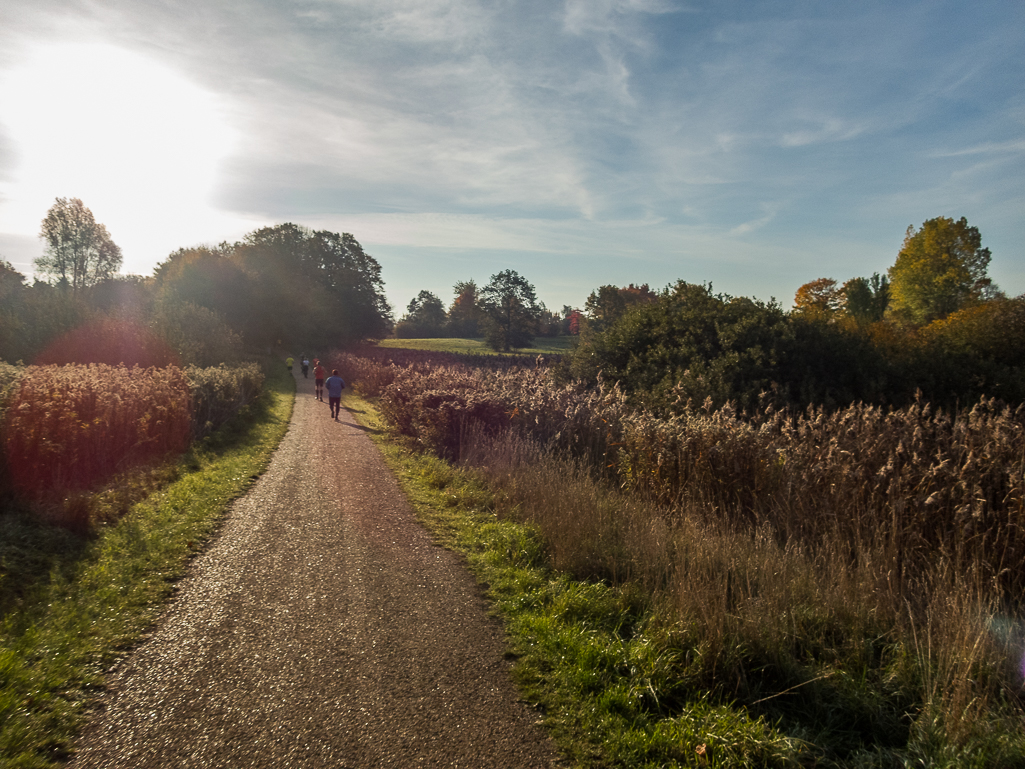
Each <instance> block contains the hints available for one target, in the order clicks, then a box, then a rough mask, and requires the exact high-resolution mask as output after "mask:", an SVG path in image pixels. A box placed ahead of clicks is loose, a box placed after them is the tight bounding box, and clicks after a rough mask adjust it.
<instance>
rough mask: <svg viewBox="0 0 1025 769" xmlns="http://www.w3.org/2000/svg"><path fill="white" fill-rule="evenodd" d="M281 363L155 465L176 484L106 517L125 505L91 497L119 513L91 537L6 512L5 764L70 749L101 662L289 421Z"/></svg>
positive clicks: (259, 467)
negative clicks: (217, 421)
mask: <svg viewBox="0 0 1025 769" xmlns="http://www.w3.org/2000/svg"><path fill="white" fill-rule="evenodd" d="M279 369H281V367H280V366H270V367H269V372H268V376H267V379H266V383H265V391H264V394H263V395H262V396H261V398H260V399H259V400H258V401H257V403H256V404H254V405H253V406H252V407H250V408H249V409H247V410H245V411H244V412H243V413H242V414H240V415H239V416H238V417H236V418H235V419H234V420H233V421H232V422H230V423H228V424H227V425H226V426H225V427H223V428H221V429H220V430H219V431H217V432H216V433H214V434H213V435H211V436H209V437H208V438H206V439H204V440H203V441H201V442H200V443H198V444H197V445H195V446H193V447H192V449H191V450H190V451H189V453H188V454H186V455H185V457H183V458H182V459H181V460H180V461H179V462H177V463H176V464H175V465H173V466H168V467H165V468H162V469H160V470H159V471H156V472H155V473H154V475H155V476H156V477H158V478H160V479H162V482H165V483H166V482H167V481H170V482H169V483H167V485H165V486H163V487H162V488H161V489H160V490H159V491H157V492H156V493H153V494H150V495H148V496H146V498H145V499H144V500H143V501H141V502H138V503H136V504H134V505H132V506H131V508H130V510H129V511H128V512H127V514H125V515H123V516H109V515H104V511H103V509H102V506H103V505H104V504H115V505H116V504H119V502H118V501H116V500H115V501H111V502H105V501H104V496H105V495H102V494H101V495H96V497H95V498H93V499H90V500H88V501H87V502H86V504H90V505H99V506H100V509H98V510H96V509H94V513H95V517H96V518H97V519H99V520H101V521H102V520H111V519H113V518H117V520H116V522H114V523H110V524H107V525H100V526H98V527H96V528H95V529H94V531H93V532H92V534H91V535H90V536H87V537H81V536H77V535H74V534H71V533H69V532H67V531H65V530H63V529H56V528H53V527H49V526H45V525H42V524H39V523H38V522H36V521H35V520H34V519H32V518H29V517H28V516H24V515H16V514H10V515H4V516H0V543H2V545H0V558H2V560H0V565H2V569H0V611H2V614H0V765H2V766H4V767H11V768H12V769H13V768H15V767H17V768H19V769H23V768H28V767H53V766H57V765H58V763H59V762H60V761H62V760H65V759H66V758H67V757H68V756H69V754H70V750H71V745H72V740H73V739H74V735H75V734H76V732H77V730H78V729H79V728H80V726H81V725H82V723H83V719H84V718H85V716H86V713H87V708H88V705H89V701H90V697H91V694H92V693H93V692H94V691H96V690H98V689H101V688H102V687H103V682H104V676H105V672H106V671H107V670H108V669H109V668H110V666H111V664H112V663H113V662H114V660H115V659H116V658H117V656H118V655H119V654H121V653H123V652H124V651H125V650H126V649H128V648H129V647H131V646H132V645H133V644H134V643H136V642H138V640H139V639H140V638H141V637H142V636H143V634H144V633H145V631H146V628H147V627H149V626H150V625H151V624H152V623H153V621H154V620H155V619H156V618H157V616H158V615H159V613H160V611H161V609H162V608H163V606H164V605H165V603H166V600H167V599H168V597H169V596H170V595H171V594H172V592H173V591H174V584H175V582H176V581H177V580H178V579H180V578H181V577H182V576H183V574H184V573H185V570H186V568H187V566H188V562H189V560H190V558H191V557H192V556H193V555H194V554H195V553H196V552H197V551H198V550H200V549H201V548H202V547H203V545H204V543H205V542H206V541H207V540H208V539H209V537H210V536H211V535H212V534H213V533H214V532H215V530H216V528H217V526H218V525H219V523H220V521H221V520H222V517H223V514H224V512H225V510H226V509H227V506H228V504H229V503H230V502H231V501H232V500H233V499H235V498H237V497H239V496H240V495H242V494H243V493H244V492H245V491H246V489H248V488H249V486H251V485H252V483H253V481H254V480H255V479H256V478H257V477H258V476H259V474H260V473H262V472H263V470H264V469H266V467H267V464H268V462H269V461H270V456H271V454H272V452H273V451H274V449H275V448H276V447H277V445H278V443H279V442H280V441H281V439H282V437H283V436H284V434H285V432H286V430H287V429H288V421H289V419H290V418H291V413H292V405H293V402H294V398H293V396H294V392H295V382H294V380H293V379H292V377H290V376H288V374H287V372H285V371H283V370H280V371H279ZM151 472H153V471H151ZM133 477H134V478H135V479H136V480H138V479H139V476H133ZM175 478H176V479H175ZM171 479H175V480H171ZM149 482H150V483H153V482H154V481H153V480H152V478H151V479H150V481H149ZM107 496H110V495H109V492H108V494H107ZM115 496H117V495H115Z"/></svg>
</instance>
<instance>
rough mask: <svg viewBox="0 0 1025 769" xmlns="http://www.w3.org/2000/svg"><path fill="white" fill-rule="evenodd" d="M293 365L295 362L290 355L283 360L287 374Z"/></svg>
mask: <svg viewBox="0 0 1025 769" xmlns="http://www.w3.org/2000/svg"><path fill="white" fill-rule="evenodd" d="M294 364H295V360H294V359H293V358H292V356H291V355H289V356H288V357H287V358H285V365H286V366H288V370H289V372H291V371H292V366H293V365H294Z"/></svg>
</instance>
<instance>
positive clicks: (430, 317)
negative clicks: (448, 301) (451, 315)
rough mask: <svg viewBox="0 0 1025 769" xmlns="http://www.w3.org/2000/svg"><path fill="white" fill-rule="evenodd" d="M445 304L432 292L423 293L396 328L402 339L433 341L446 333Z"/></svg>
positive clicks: (411, 304) (410, 306)
mask: <svg viewBox="0 0 1025 769" xmlns="http://www.w3.org/2000/svg"><path fill="white" fill-rule="evenodd" d="M445 321H446V316H445V304H444V303H443V302H442V301H441V299H439V298H438V297H437V296H436V295H435V294H432V293H431V292H430V291H427V290H424V291H421V292H420V293H419V294H417V295H416V297H414V298H413V300H412V301H411V302H410V303H409V306H408V307H407V308H406V316H405V317H404V318H402V319H401V320H400V321H399V322H398V324H397V325H396V327H395V335H396V336H397V337H399V338H400V339H433V338H435V337H439V336H441V335H442V334H443V333H444V331H445Z"/></svg>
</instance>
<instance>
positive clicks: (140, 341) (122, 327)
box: [34, 318, 179, 368]
mask: <svg viewBox="0 0 1025 769" xmlns="http://www.w3.org/2000/svg"><path fill="white" fill-rule="evenodd" d="M178 362H179V361H178V356H177V355H176V354H175V353H174V351H173V350H171V348H170V347H168V346H167V344H166V343H165V342H163V341H162V340H161V339H160V338H159V337H157V336H156V335H155V334H154V333H153V332H152V331H150V330H149V329H147V328H146V327H145V326H143V325H141V324H140V323H137V322H135V321H132V320H128V319H125V318H100V319H98V320H95V321H93V322H91V323H87V324H85V325H84V326H81V327H79V328H76V329H74V330H73V331H69V332H68V333H67V334H64V335H63V336H61V337H60V338H58V339H57V340H56V341H54V342H53V343H51V344H50V345H49V346H48V347H47V348H46V349H45V350H43V352H42V353H40V354H39V355H38V356H37V357H36V359H35V361H34V363H35V364H36V365H37V366H47V365H58V366H60V365H65V364H68V363H81V364H88V363H105V364H107V365H109V366H117V365H120V364H124V365H126V366H141V367H143V368H148V367H150V366H157V367H163V366H171V365H176V364H178Z"/></svg>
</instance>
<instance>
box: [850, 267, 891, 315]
mask: <svg viewBox="0 0 1025 769" xmlns="http://www.w3.org/2000/svg"><path fill="white" fill-rule="evenodd" d="M840 303H841V305H842V308H843V310H844V312H845V313H846V314H847V315H848V316H850V317H852V318H854V320H856V321H857V322H858V323H875V322H876V321H880V320H882V319H883V315H885V314H886V308H887V307H888V306H889V304H890V281H889V280H888V279H887V277H886V276H885V275H882V276H880V275H879V273H878V272H875V273H872V277H871V278H851V279H850V280H848V281H847V282H846V283H844V284H843V286H842V287H841V288H840Z"/></svg>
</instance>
